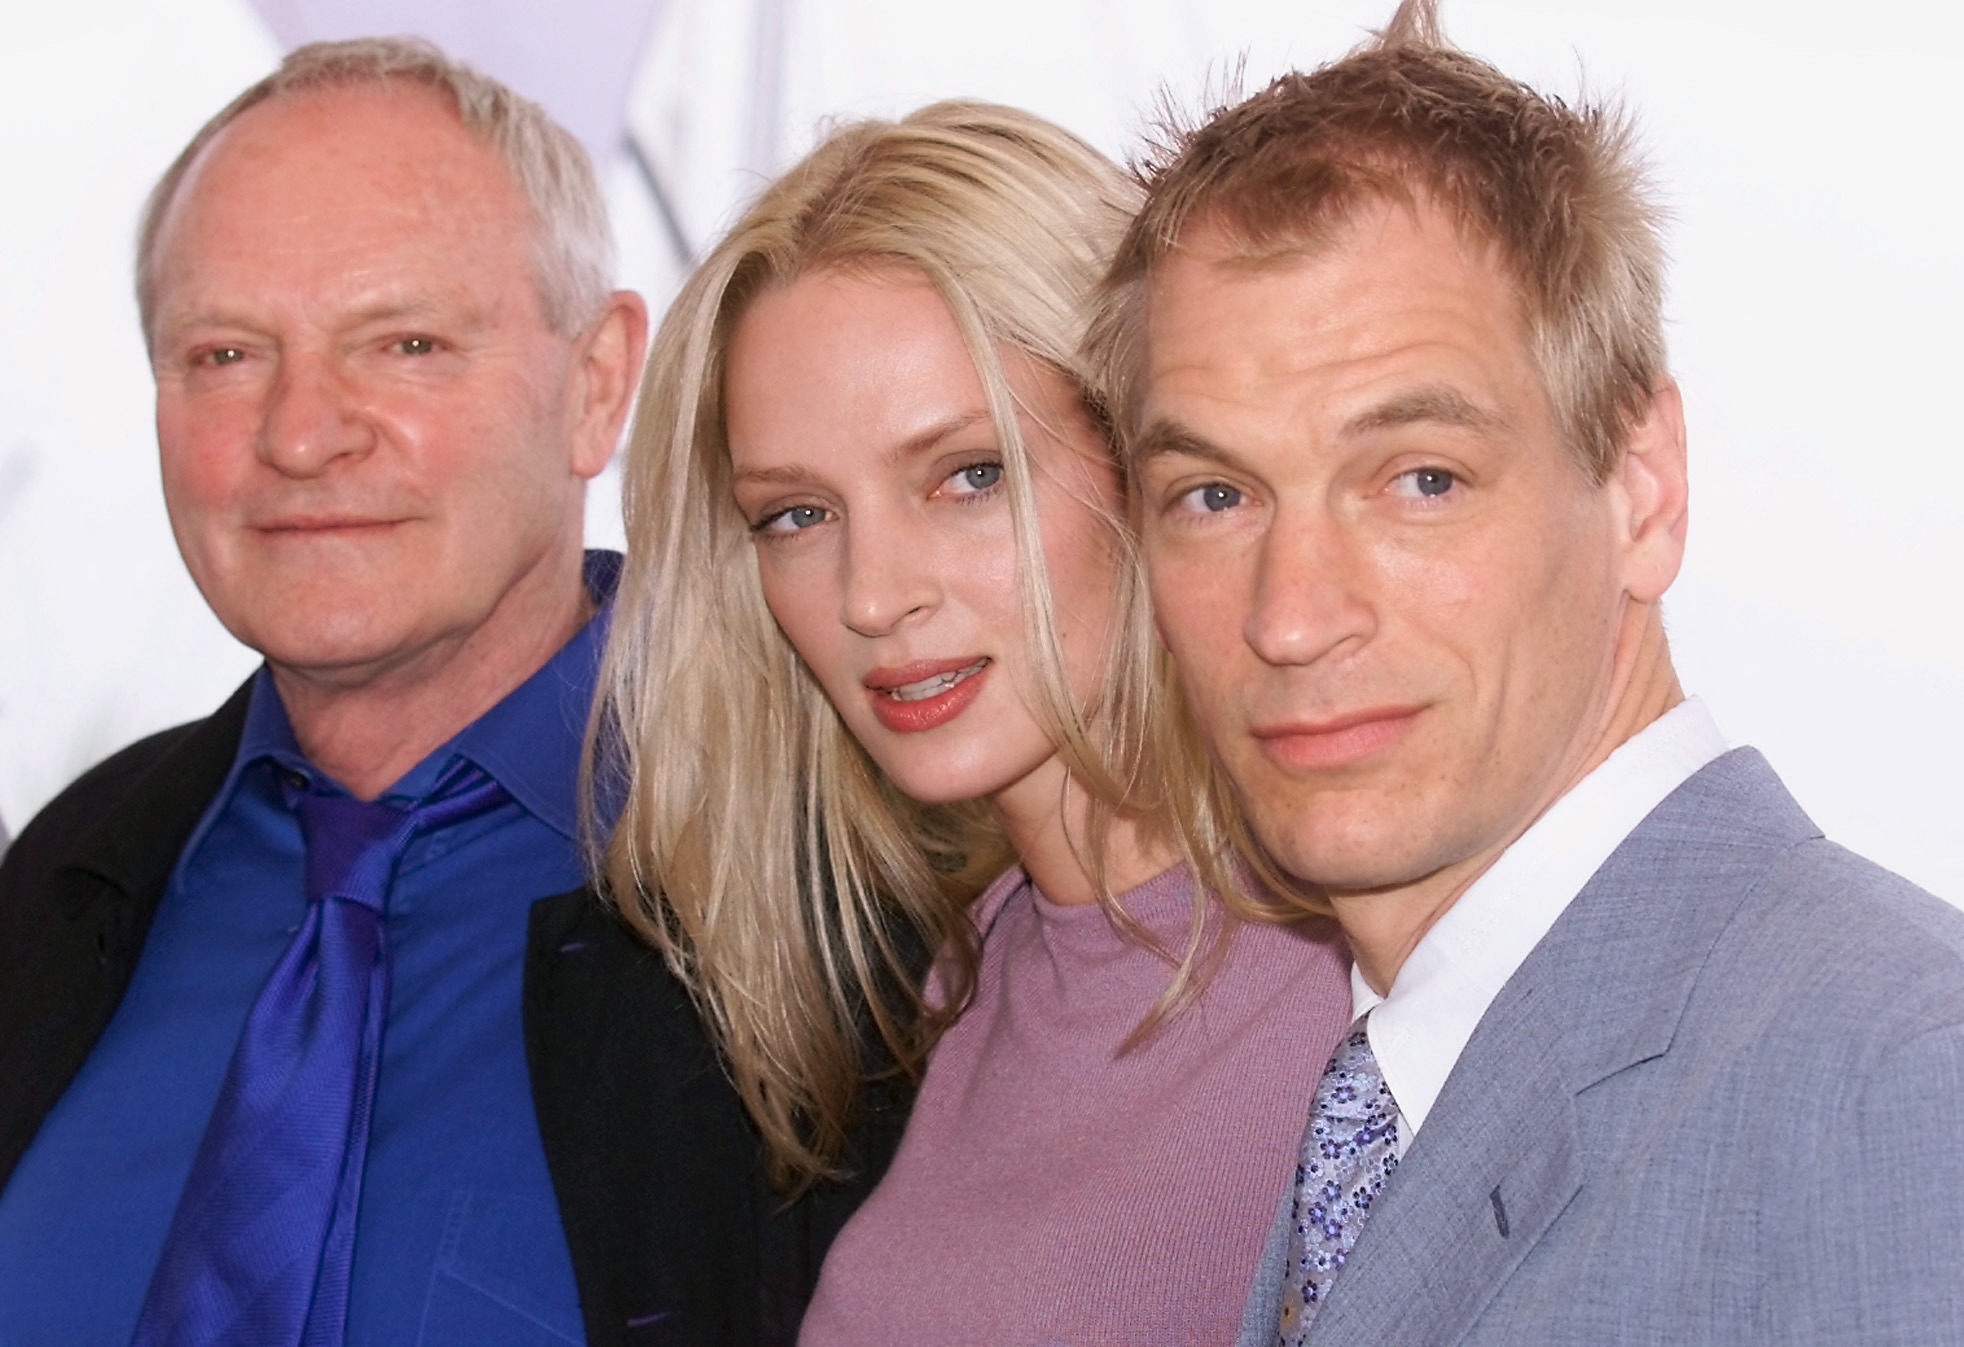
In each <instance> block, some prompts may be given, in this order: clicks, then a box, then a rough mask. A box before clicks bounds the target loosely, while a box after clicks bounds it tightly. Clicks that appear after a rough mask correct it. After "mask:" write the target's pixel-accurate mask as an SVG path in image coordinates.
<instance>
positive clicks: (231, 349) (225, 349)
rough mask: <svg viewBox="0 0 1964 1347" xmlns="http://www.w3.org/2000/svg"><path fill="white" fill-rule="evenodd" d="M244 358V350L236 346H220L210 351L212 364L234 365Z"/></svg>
mask: <svg viewBox="0 0 1964 1347" xmlns="http://www.w3.org/2000/svg"><path fill="white" fill-rule="evenodd" d="M244 359H245V352H244V351H241V350H240V349H239V348H238V347H236V346H221V347H219V348H218V349H217V350H216V351H213V352H212V353H211V363H212V364H214V365H236V364H237V363H238V362H239V361H241V360H244Z"/></svg>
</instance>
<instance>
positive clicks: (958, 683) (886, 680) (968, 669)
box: [865, 656, 989, 734]
mask: <svg viewBox="0 0 1964 1347" xmlns="http://www.w3.org/2000/svg"><path fill="white" fill-rule="evenodd" d="M988 673H989V660H988V657H987V656H984V657H983V658H981V659H975V660H968V661H965V662H962V663H955V662H952V661H946V660H944V661H941V662H939V663H926V662H923V663H918V664H909V665H905V666H903V667H901V668H898V669H875V670H874V671H873V672H872V673H870V674H868V675H867V676H866V680H865V684H866V691H867V694H868V695H869V696H870V697H871V698H872V702H873V714H874V716H876V717H877V718H878V719H879V722H880V724H882V725H884V726H886V727H887V729H889V730H891V731H893V732H894V733H895V734H917V733H919V732H920V731H922V730H931V729H933V728H935V726H937V725H945V724H947V723H948V722H949V721H951V720H953V719H954V718H955V717H956V716H958V715H960V714H961V713H962V712H963V711H965V710H967V709H968V704H969V703H970V702H972V701H974V700H975V698H976V696H977V694H979V693H980V692H981V691H982V683H983V681H984V679H986V678H987V677H988Z"/></svg>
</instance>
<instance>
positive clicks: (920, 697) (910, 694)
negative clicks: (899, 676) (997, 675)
mask: <svg viewBox="0 0 1964 1347" xmlns="http://www.w3.org/2000/svg"><path fill="white" fill-rule="evenodd" d="M988 662H989V661H988V658H987V657H986V656H985V657H983V658H982V659H979V660H977V661H975V663H973V664H970V665H968V666H967V667H965V668H960V669H951V670H949V671H948V672H947V673H944V674H936V675H935V676H934V677H932V678H923V679H922V680H921V681H920V682H918V683H904V684H902V685H901V686H899V687H897V688H890V689H888V691H887V696H889V697H891V698H893V699H894V700H895V701H897V702H919V701H925V700H927V699H928V698H929V697H939V696H940V695H941V694H942V693H944V692H946V691H947V690H948V689H949V688H951V687H953V686H954V685H955V684H957V683H959V682H961V681H962V680H963V679H964V678H968V677H971V676H973V675H975V674H979V673H981V672H982V670H983V667H984V666H985V665H987V664H988Z"/></svg>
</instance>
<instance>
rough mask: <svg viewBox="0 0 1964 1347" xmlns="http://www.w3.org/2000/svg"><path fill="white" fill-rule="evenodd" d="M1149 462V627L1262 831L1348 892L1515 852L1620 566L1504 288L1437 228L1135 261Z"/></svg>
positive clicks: (1617, 541) (1595, 685) (1582, 756)
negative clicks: (1141, 294) (1292, 250)
mask: <svg viewBox="0 0 1964 1347" xmlns="http://www.w3.org/2000/svg"><path fill="white" fill-rule="evenodd" d="M1149 324H1150V325H1149V329H1148V352H1149V354H1148V360H1149V365H1148V379H1149V384H1148V393H1147V402H1146V407H1145V422H1144V424H1145V433H1144V437H1143V439H1142V441H1141V443H1140V445H1139V446H1138V449H1139V452H1140V454H1141V459H1140V463H1141V476H1142V487H1143V491H1142V500H1141V505H1142V508H1143V528H1144V534H1145V545H1146V551H1147V561H1148V565H1149V567H1150V571H1151V580H1152V593H1153V598H1154V602H1155V604H1156V606H1157V611H1158V615H1159V627H1160V631H1161V634H1162V636H1163V638H1164V640H1165V641H1166V643H1167V645H1168V647H1169V648H1170V649H1171V651H1172V654H1173V656H1174V659H1175V661H1176V663H1177V664H1178V667H1179V670H1180V675H1181V679H1182V681H1183V684H1184V686H1185V689H1186V692H1187V696H1188V700H1189V702H1190V703H1191V705H1192V707H1193V710H1194V713H1195V715H1196V716H1197V718H1198V720H1199V723H1200V726H1201V728H1202V731H1203V733H1204V734H1205V736H1206V737H1207V739H1208V741H1209V743H1210V745H1211V747H1212V748H1213V750H1214V752H1215V754H1216V755H1217V756H1218V757H1219V758H1220V760H1221V761H1222V763H1223V765H1224V766H1225V768H1226V770H1227V771H1228V773H1229V774H1230V776H1231V777H1232V778H1233V781H1234V784H1235V786H1236V789H1237V791H1238V793H1239V796H1240V798H1241V801H1242V804H1243V806H1244V808H1245V809H1246V810H1247V812H1248V814H1249V816H1250V819H1251V821H1252V822H1253V824H1254V826H1255V830H1256V832H1257V834H1258V835H1259V837H1260V838H1261V840H1262V842H1263V843H1264V844H1265V845H1266V846H1267V847H1268V848H1269V850H1270V851H1271V852H1272V853H1273V854H1274V855H1275V857H1276V859H1277V860H1278V861H1280V862H1281V863H1282V864H1283V866H1284V867H1285V868H1286V869H1288V870H1290V871H1291V872H1292V873H1294V874H1296V875H1298V876H1300V877H1302V878H1304V879H1307V880H1310V881H1312V882H1315V883H1320V884H1323V885H1327V886H1329V887H1330V888H1332V889H1337V890H1344V891H1355V890H1364V889H1378V888H1387V887H1391V886H1397V885H1403V884H1408V883H1412V882H1416V881H1418V880H1420V879H1423V878H1425V877H1426V876H1429V875H1432V874H1434V873H1436V872H1439V871H1441V870H1443V869H1445V868H1446V867H1449V866H1453V865H1456V864H1459V863H1461V862H1466V861H1468V860H1469V859H1471V858H1478V857H1481V856H1487V857H1490V856H1491V855H1492V854H1494V853H1495V852H1496V851H1497V850H1498V849H1499V848H1500V847H1503V846H1505V845H1506V843H1507V842H1509V841H1511V840H1512V838H1513V837H1514V836H1516V835H1517V834H1518V833H1519V832H1520V830H1521V829H1522V828H1524V827H1525V826H1526V825H1527V824H1528V823H1529V822H1531V821H1532V820H1533V818H1534V817H1535V816H1536V815H1538V814H1539V812H1540V811H1541V810H1542V809H1544V808H1546V807H1547V805H1548V804H1549V803H1550V802H1551V801H1552V799H1553V798H1554V797H1555V796H1557V795H1559V794H1560V793H1561V792H1562V791H1563V790H1564V789H1566V788H1567V786H1568V785H1569V784H1571V783H1572V781H1573V780H1574V778H1575V776H1576V775H1577V773H1578V771H1580V770H1583V769H1584V764H1585V760H1586V759H1587V756H1588V754H1589V753H1590V752H1591V751H1592V746H1594V745H1595V744H1596V743H1597V742H1598V741H1599V740H1600V739H1601V737H1602V735H1603V732H1604V723H1605V718H1606V716H1607V715H1608V714H1609V708H1610V703H1611V701H1612V699H1613V694H1612V686H1611V685H1612V682H1613V666H1614V664H1615V658H1614V656H1615V652H1616V649H1617V645H1618V640H1619V630H1621V627H1620V623H1621V621H1622V618H1623V615H1624V613H1625V608H1626V600H1627V593H1628V588H1629V576H1628V574H1627V573H1626V572H1627V569H1628V568H1627V566H1626V562H1627V554H1628V552H1629V550H1630V545H1629V544H1628V542H1627V541H1626V534H1627V532H1628V530H1627V529H1626V528H1624V527H1622V526H1620V524H1619V520H1618V508H1619V507H1618V502H1619V501H1622V500H1624V499H1625V497H1624V495H1623V493H1622V492H1621V491H1620V490H1619V489H1618V488H1617V487H1616V486H1615V484H1614V483H1613V484H1612V485H1611V486H1610V487H1598V486H1595V485H1593V484H1591V483H1590V482H1589V481H1588V480H1587V479H1586V477H1585V476H1584V474H1583V472H1582V471H1581V469H1580V468H1579V467H1578V466H1577V465H1576V463H1575V462H1574V460H1573V459H1572V458H1571V457H1570V455H1569V454H1568V453H1567V452H1566V451H1565V450H1564V448H1563V446H1562V444H1561V443H1560V440H1559V438H1558V435H1557V432H1556V427H1555V424H1554V419H1553V415H1552V411H1551V408H1550V404H1549V400H1548V397H1547V395H1546V392H1545V389H1544V387H1543V383H1542V380H1541V377H1540V375H1539V372H1538V370H1537V368H1536V365H1535V362H1534V360H1533V359H1532V357H1531V354H1530V351H1529V348H1528V345H1527V341H1526V337H1525V333H1524V329H1523V326H1522V323H1521V320H1520V318H1519V316H1518V305H1517V303H1516V302H1515V299H1514V297H1513V295H1512V292H1511V290H1510V288H1509V286H1508V285H1507V283H1506V282H1505V281H1504V280H1503V278H1502V276H1501V274H1500V273H1499V271H1498V270H1497V268H1496V267H1495V266H1494V265H1493V264H1492V262H1491V260H1490V259H1489V258H1487V257H1486V256H1485V255H1483V253H1481V252H1480V251H1479V250H1477V249H1470V248H1469V247H1468V246H1466V245H1465V244H1463V243H1462V241H1461V240H1460V239H1459V238H1458V236H1457V235H1456V233H1455V231H1454V230H1453V229H1452V228H1451V227H1450V226H1449V225H1448V224H1447V223H1446V221H1445V220H1444V219H1443V218H1441V217H1440V216H1439V215H1437V214H1434V213H1432V212H1430V211H1429V210H1426V211H1421V212H1420V213H1419V215H1418V216H1417V218H1414V216H1413V215H1412V214H1411V213H1409V212H1407V211H1405V210H1402V209H1389V208H1387V209H1384V210H1380V211H1376V212H1374V213H1367V214H1366V215H1365V216H1364V217H1363V218H1362V219H1360V221H1359V222H1358V223H1356V224H1355V225H1354V226H1352V227H1350V228H1349V229H1348V230H1347V231H1346V232H1345V233H1344V234H1343V235H1342V237H1340V238H1339V240H1338V241H1337V242H1336V243H1335V244H1334V245H1333V246H1331V247H1329V248H1327V249H1325V250H1324V251H1321V252H1319V253H1316V254H1314V255H1311V256H1308V257H1305V258H1295V259H1290V260H1287V261H1283V262H1279V263H1276V264H1273V265H1263V266H1260V267H1251V266H1249V265H1245V264H1237V263H1235V262H1232V261H1229V260H1228V259H1227V258H1226V256H1225V255H1224V254H1223V253H1222V252H1221V251H1220V250H1219V248H1218V246H1210V242H1209V239H1208V237H1207V236H1206V234H1205V232H1204V231H1201V235H1200V237H1199V238H1197V239H1196V240H1194V241H1193V243H1192V244H1191V246H1188V247H1187V248H1185V249H1184V250H1183V251H1182V252H1181V253H1180V254H1178V255H1176V256H1175V257H1174V258H1173V259H1172V260H1171V261H1170V262H1169V263H1168V264H1167V265H1165V266H1164V267H1163V268H1161V269H1160V270H1159V271H1157V272H1156V273H1155V276H1154V279H1153V285H1152V289H1151V298H1150V314H1149Z"/></svg>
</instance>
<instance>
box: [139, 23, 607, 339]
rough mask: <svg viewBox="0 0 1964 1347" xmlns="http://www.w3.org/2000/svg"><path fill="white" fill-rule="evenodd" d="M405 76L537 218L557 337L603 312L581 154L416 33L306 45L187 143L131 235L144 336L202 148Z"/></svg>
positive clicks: (597, 205)
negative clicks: (239, 123)
mask: <svg viewBox="0 0 1964 1347" xmlns="http://www.w3.org/2000/svg"><path fill="white" fill-rule="evenodd" d="M397 80H403V81H408V82H411V83H414V84H421V85H423V86H424V87H426V88H428V89H429V90H430V91H431V92H433V93H435V94H438V95H439V96H447V97H448V99H449V101H450V102H451V103H452V104H453V105H454V106H455V108H456V111H457V116H458V119H459V120H460V121H462V122H463V125H464V129H465V130H466V131H468V132H470V133H471V135H473V136H475V137H476V138H477V139H478V140H480V141H482V142H483V143H484V144H485V145H486V146H488V147H489V148H490V149H491V151H492V152H493V153H495V154H496V155H497V156H498V158H499V159H500V160H501V161H502V162H503V163H504V165H505V167H506V168H507V169H509V170H510V171H511V175H512V179H513V181H514V182H516V183H517V184H518V189H519V191H520V192H521V193H523V194H524V197H525V200H526V201H527V202H528V203H529V204H530V205H531V207H532V214H533V216H534V217H535V219H536V220H537V222H538V237H537V239H536V241H535V245H534V246H535V251H536V259H535V261H536V267H537V271H538V275H537V281H538V286H539V299H540V303H541V305H542V307H543V308H544V310H545V316H546V321H547V322H548V323H550V324H551V325H552V327H553V329H554V330H555V331H558V332H562V333H573V332H577V331H579V330H580V329H581V328H583V327H585V326H586V324H587V323H588V322H589V321H590V320H591V319H592V318H593V316H594V314H596V313H598V312H599V311H600V307H601V305H602V304H603V303H604V302H605V301H606V298H607V295H608V293H609V292H610V291H611V290H612V289H613V278H614V236H613V232H612V230H611V229H610V228H609V226H608V223H607V207H606V204H605V203H604V202H603V201H602V199H601V196H600V185H599V183H598V182H597V181H595V179H594V176H593V165H592V163H591V162H590V161H589V160H588V158H587V154H586V150H585V149H583V148H582V147H581V145H580V142H579V141H578V140H576V139H574V137H573V135H572V133H571V132H569V131H567V130H566V128H565V127H563V126H561V125H559V123H557V122H555V121H554V120H553V119H552V118H551V116H549V115H548V114H547V113H546V110H545V109H544V108H542V107H540V106H539V105H538V104H537V103H534V102H533V101H532V100H530V99H529V98H524V97H522V96H520V95H519V94H517V93H514V92H513V91H512V90H511V89H509V88H507V87H506V86H505V85H503V84H501V83H499V82H498V81H497V80H494V79H492V78H491V77H490V76H489V75H486V74H484V73H483V72H482V71H480V70H477V69H476V68H474V67H472V66H469V65H466V64H465V63H464V62H462V61H457V60H453V59H452V58H450V57H449V56H446V55H445V54H444V53H443V52H442V51H441V50H440V49H439V48H438V47H437V46H436V45H435V44H434V43H430V42H426V41H424V40H423V39H421V38H414V37H364V38H355V39H352V40H350V41H346V42H309V43H308V44H306V45H305V46H303V47H296V48H294V50H293V51H291V52H289V53H288V54H287V57H286V59H285V60H284V61H282V62H281V63H280V68H279V69H278V70H275V71H274V72H273V73H272V74H270V75H268V76H266V78H265V79H262V80H260V81H259V82H258V83H257V84H255V85H253V86H252V87H251V88H250V89H247V90H246V91H245V92H244V93H242V94H240V95H239V96H238V97H237V98H235V99H233V100H232V101H231V102H230V103H228V104H226V106H225V108H224V109H223V110H222V111H221V112H219V114H218V115H217V116H215V117H213V118H212V119H211V120H210V121H208V122H206V123H205V124H204V126H202V127H200V128H199V130H198V134H197V135H195V136H193V137H191V143H190V144H188V145H186V146H185V147H184V149H183V151H182V152H181V153H179V155H178V156H177V158H176V159H175V160H174V161H172V163H171V166H170V167H169V168H168V169H165V170H164V176H163V177H161V178H159V179H158V180H157V185H156V186H155V187H153V188H151V190H150V197H149V199H148V200H147V201H145V202H144V206H143V217H142V222H141V223H140V225H139V226H138V229H137V244H136V304H137V310H138V312H139V313H140V314H141V315H142V319H143V333H144V339H145V340H146V341H148V340H149V339H150V337H151V324H152V322H153V321H154V319H155V317H156V311H157V309H156V305H157V240H158V236H159V235H160V234H161V233H162V232H163V223H164V217H165V216H166V215H168V214H169V212H170V207H171V203H172V202H173V201H174V200H176V198H177V191H178V188H179V186H180V185H181V184H182V183H183V181H184V176H185V174H187V173H188V172H190V170H191V166H192V165H193V164H194V163H196V162H197V160H198V157H199V156H200V155H201V154H203V153H204V150H205V147H206V146H208V145H210V144H211V142H212V140H213V139H214V138H215V137H216V136H217V135H218V133H219V132H221V131H223V130H224V129H225V128H226V127H227V126H230V125H231V124H232V122H233V121H235V120H236V119H237V118H238V117H239V116H240V114H242V113H244V112H246V111H248V110H249V109H251V108H253V107H256V106H257V105H259V104H260V103H264V102H267V101H268V100H270V99H274V98H281V97H288V96H291V95H294V94H300V93H307V92H312V91H317V90H324V89H339V88H346V87H349V86H357V85H364V84H388V83H391V82H393V81H397Z"/></svg>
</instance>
